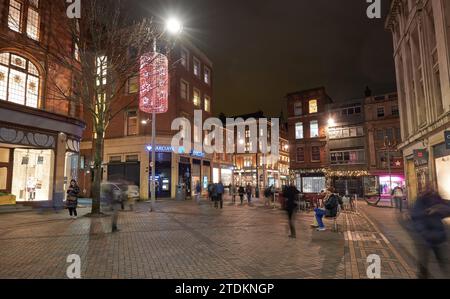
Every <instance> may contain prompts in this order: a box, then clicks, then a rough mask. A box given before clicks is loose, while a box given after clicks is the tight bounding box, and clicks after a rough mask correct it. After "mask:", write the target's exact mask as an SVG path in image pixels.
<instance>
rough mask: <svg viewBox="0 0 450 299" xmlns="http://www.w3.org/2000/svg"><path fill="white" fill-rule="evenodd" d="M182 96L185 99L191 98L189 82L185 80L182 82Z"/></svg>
mask: <svg viewBox="0 0 450 299" xmlns="http://www.w3.org/2000/svg"><path fill="white" fill-rule="evenodd" d="M180 97H181V98H182V99H183V100H187V99H189V84H188V83H187V82H186V81H184V80H181V83H180Z"/></svg>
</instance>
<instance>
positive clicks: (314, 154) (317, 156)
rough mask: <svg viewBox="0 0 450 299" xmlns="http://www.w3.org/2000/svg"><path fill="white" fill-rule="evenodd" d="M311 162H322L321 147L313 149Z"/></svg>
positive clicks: (313, 147)
mask: <svg viewBox="0 0 450 299" xmlns="http://www.w3.org/2000/svg"><path fill="white" fill-rule="evenodd" d="M311 161H312V162H320V147H319V146H312V147H311Z"/></svg>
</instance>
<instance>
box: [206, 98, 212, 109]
mask: <svg viewBox="0 0 450 299" xmlns="http://www.w3.org/2000/svg"><path fill="white" fill-rule="evenodd" d="M205 111H206V112H211V98H210V97H209V96H205Z"/></svg>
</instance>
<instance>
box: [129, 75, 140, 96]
mask: <svg viewBox="0 0 450 299" xmlns="http://www.w3.org/2000/svg"><path fill="white" fill-rule="evenodd" d="M137 92H139V76H133V77H131V78H130V79H128V83H127V93H128V94H132V93H137Z"/></svg>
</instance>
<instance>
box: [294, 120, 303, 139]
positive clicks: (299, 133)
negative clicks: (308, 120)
mask: <svg viewBox="0 0 450 299" xmlns="http://www.w3.org/2000/svg"><path fill="white" fill-rule="evenodd" d="M303 138H304V136H303V123H296V124H295V139H297V140H299V139H303Z"/></svg>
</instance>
